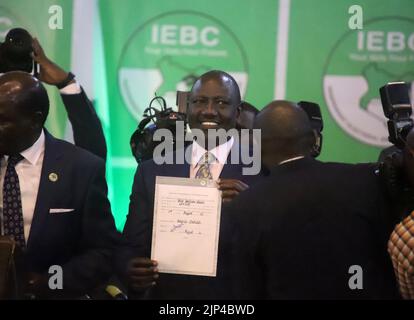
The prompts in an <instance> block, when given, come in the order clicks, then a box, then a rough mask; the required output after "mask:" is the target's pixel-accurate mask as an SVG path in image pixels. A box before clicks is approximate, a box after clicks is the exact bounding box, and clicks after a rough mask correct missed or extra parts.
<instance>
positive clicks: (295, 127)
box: [254, 100, 314, 167]
mask: <svg viewBox="0 0 414 320" xmlns="http://www.w3.org/2000/svg"><path fill="white" fill-rule="evenodd" d="M254 128H256V129H261V135H262V160H263V163H264V164H265V165H266V166H267V167H272V166H274V165H277V164H279V163H280V162H282V161H284V160H288V159H290V158H294V157H297V156H308V155H309V154H310V151H311V149H312V145H313V143H314V135H313V132H312V127H311V124H310V121H309V118H308V116H307V115H306V113H305V112H304V111H303V110H302V108H300V107H299V106H298V105H296V104H295V103H294V102H290V101H284V100H276V101H273V102H271V103H269V104H268V105H267V106H266V107H265V108H264V109H263V110H261V111H260V112H259V114H258V115H257V116H256V118H255V122H254Z"/></svg>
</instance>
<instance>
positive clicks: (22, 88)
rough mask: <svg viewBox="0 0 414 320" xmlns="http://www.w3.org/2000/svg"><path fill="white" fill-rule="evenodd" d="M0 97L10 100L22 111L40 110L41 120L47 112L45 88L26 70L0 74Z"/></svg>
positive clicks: (47, 100) (44, 118)
mask: <svg viewBox="0 0 414 320" xmlns="http://www.w3.org/2000/svg"><path fill="white" fill-rule="evenodd" d="M0 97H1V98H2V100H3V99H4V100H9V101H10V102H12V103H13V106H15V107H17V108H19V109H20V111H21V112H23V113H33V112H41V113H42V115H43V122H44V121H45V120H46V117H47V114H48V113H49V98H48V96H47V92H46V89H45V88H44V87H43V85H42V83H41V82H40V81H39V80H38V79H36V78H35V77H33V76H32V75H31V74H29V73H26V72H22V71H13V72H8V73H5V74H3V75H2V76H0Z"/></svg>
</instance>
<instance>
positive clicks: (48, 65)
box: [32, 38, 75, 86]
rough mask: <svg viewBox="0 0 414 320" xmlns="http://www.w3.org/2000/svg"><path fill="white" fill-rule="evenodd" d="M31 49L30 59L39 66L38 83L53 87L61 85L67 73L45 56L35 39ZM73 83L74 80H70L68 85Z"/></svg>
mask: <svg viewBox="0 0 414 320" xmlns="http://www.w3.org/2000/svg"><path fill="white" fill-rule="evenodd" d="M32 47H33V53H32V57H33V59H34V60H35V61H36V62H37V63H38V64H39V66H40V73H39V80H40V81H43V82H45V83H47V84H50V85H53V86H54V85H57V84H59V83H61V82H62V81H64V80H65V79H66V78H67V77H68V72H66V71H65V70H63V69H62V68H61V67H59V66H58V65H57V64H56V63H54V62H53V61H52V60H50V59H49V58H48V57H47V56H46V54H45V52H44V51H43V48H42V46H41V45H40V43H39V41H38V40H37V39H36V38H33V41H32ZM74 82H75V80H72V81H71V82H70V83H74Z"/></svg>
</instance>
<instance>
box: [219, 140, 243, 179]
mask: <svg viewBox="0 0 414 320" xmlns="http://www.w3.org/2000/svg"><path fill="white" fill-rule="evenodd" d="M232 155H233V157H234V156H236V155H237V157H236V159H234V160H233V161H235V160H237V161H238V162H236V163H232ZM242 166H243V165H242V163H241V157H240V145H239V144H238V143H236V141H235V142H234V143H233V146H232V147H231V149H230V152H229V155H228V156H227V161H226V164H225V165H224V166H223V170H222V171H221V174H220V178H223V179H239V177H240V175H241V172H242V171H241V170H242Z"/></svg>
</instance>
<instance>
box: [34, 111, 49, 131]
mask: <svg viewBox="0 0 414 320" xmlns="http://www.w3.org/2000/svg"><path fill="white" fill-rule="evenodd" d="M45 120H46V119H45V116H44V114H43V112H41V111H36V112H35V113H34V114H33V116H32V128H33V129H41V128H43V125H44V124H45Z"/></svg>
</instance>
